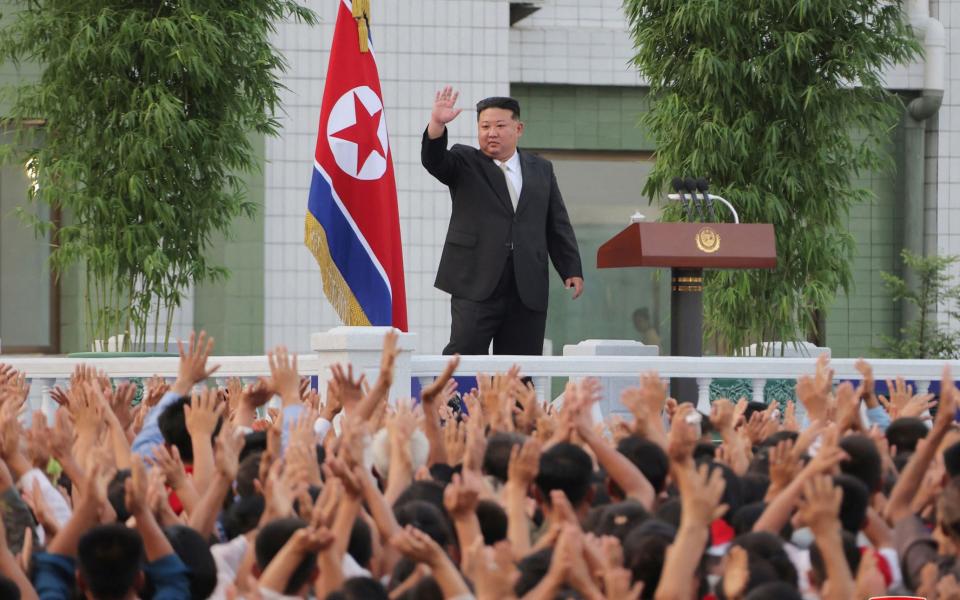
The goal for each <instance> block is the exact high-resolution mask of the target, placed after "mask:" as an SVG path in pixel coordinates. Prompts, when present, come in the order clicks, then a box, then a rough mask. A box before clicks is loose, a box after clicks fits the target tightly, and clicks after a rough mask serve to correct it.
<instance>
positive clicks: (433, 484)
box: [393, 479, 447, 515]
mask: <svg viewBox="0 0 960 600" xmlns="http://www.w3.org/2000/svg"><path fill="white" fill-rule="evenodd" d="M443 488H444V485H443V484H442V483H440V482H438V481H430V480H429V479H428V480H424V481H414V482H413V483H411V484H410V485H409V486H407V489H405V490H403V491H402V492H401V493H400V495H399V496H397V499H396V500H394V502H393V508H394V509H397V508H399V507H401V506H403V505H404V504H406V503H407V502H412V501H414V500H421V501H423V502H428V503H430V504H432V505H434V506H436V507H437V508H438V509H440V511H441V512H442V513H443V514H444V515H446V514H447V509H446V508H444V506H443Z"/></svg>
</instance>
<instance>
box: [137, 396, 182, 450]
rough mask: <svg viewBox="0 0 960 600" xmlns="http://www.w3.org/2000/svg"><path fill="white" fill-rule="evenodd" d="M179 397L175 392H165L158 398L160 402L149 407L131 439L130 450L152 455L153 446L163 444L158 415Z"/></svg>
mask: <svg viewBox="0 0 960 600" xmlns="http://www.w3.org/2000/svg"><path fill="white" fill-rule="evenodd" d="M179 399H180V395H179V394H177V393H176V392H167V393H166V394H164V395H163V398H160V402H158V403H157V405H156V406H154V407H153V408H151V409H150V412H149V414H147V416H146V418H144V419H143V427H142V428H141V429H140V433H138V434H137V437H136V438H134V440H133V445H132V446H130V451H131V452H133V453H134V454H139V455H140V456H153V448H154V447H155V446H159V445H161V444H163V434H162V433H160V424H159V421H160V415H161V414H162V413H163V411H164V410H166V408H167V407H168V406H170V405H171V404H175V403H176V402H177V400H179Z"/></svg>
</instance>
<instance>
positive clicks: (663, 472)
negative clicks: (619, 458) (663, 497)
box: [617, 434, 670, 494]
mask: <svg viewBox="0 0 960 600" xmlns="http://www.w3.org/2000/svg"><path fill="white" fill-rule="evenodd" d="M617 452H619V453H620V454H622V455H624V456H626V457H627V459H629V460H630V462H632V463H633V464H634V465H635V466H636V467H637V468H638V469H640V472H641V473H643V476H644V477H646V478H647V481H649V482H650V485H652V486H653V491H654V492H655V493H657V494H659V493H660V492H662V491H663V488H664V486H665V485H666V484H667V474H668V473H669V472H670V461H669V460H668V459H667V453H666V452H664V451H663V448H661V447H660V446H658V445H657V444H655V443H653V442H651V441H650V440H648V439H646V438H643V437H641V436H639V435H637V434H631V435H628V436H627V437H625V438H623V439H622V440H620V441H619V442H618V443H617Z"/></svg>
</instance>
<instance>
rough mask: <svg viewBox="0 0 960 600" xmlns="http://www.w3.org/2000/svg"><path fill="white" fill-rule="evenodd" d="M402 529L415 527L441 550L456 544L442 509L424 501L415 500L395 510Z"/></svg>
mask: <svg viewBox="0 0 960 600" xmlns="http://www.w3.org/2000/svg"><path fill="white" fill-rule="evenodd" d="M393 513H394V515H395V516H396V518H397V524H398V525H400V527H406V526H407V525H413V526H414V527H416V528H417V529H419V530H420V531H422V532H424V533H425V534H427V535H428V536H430V537H431V538H432V539H433V541H435V542H436V543H437V544H439V545H440V547H441V548H444V549H445V548H447V546H449V545H451V544H453V543H454V541H455V539H454V537H453V534H451V533H450V527H449V524H448V522H447V519H446V517H445V516H444V514H443V513H442V512H440V509H438V508H437V507H436V506H434V505H433V504H431V503H429V502H425V501H423V500H413V501H411V502H407V503H405V504H404V505H403V506H399V507H397V508H394V509H393Z"/></svg>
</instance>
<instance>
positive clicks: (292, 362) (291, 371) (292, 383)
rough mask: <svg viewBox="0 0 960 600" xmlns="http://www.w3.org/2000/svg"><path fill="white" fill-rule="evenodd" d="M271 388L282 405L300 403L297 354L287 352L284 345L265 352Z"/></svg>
mask: <svg viewBox="0 0 960 600" xmlns="http://www.w3.org/2000/svg"><path fill="white" fill-rule="evenodd" d="M267 358H268V360H269V362H270V378H271V381H272V382H273V389H274V390H276V392H277V394H279V395H280V399H281V400H282V401H283V405H284V406H292V405H297V404H300V375H299V374H298V373H297V355H296V354H292V355H291V354H290V353H289V352H287V348H286V346H277V347H276V349H274V351H273V352H268V353H267Z"/></svg>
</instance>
